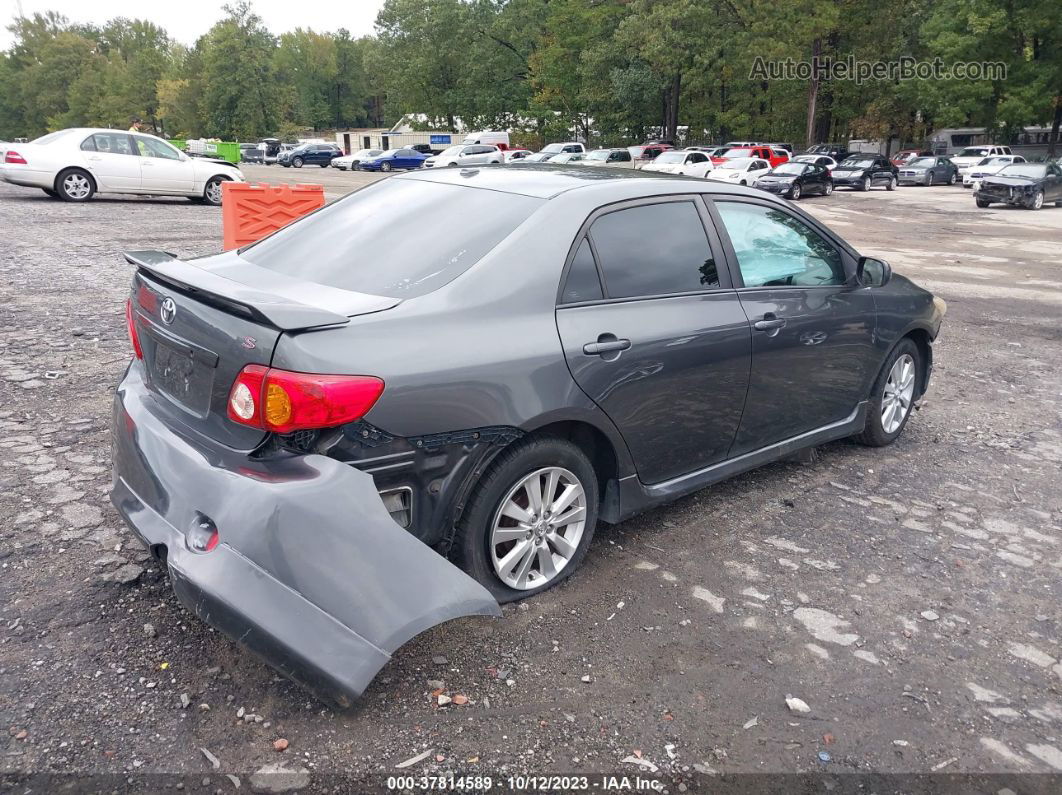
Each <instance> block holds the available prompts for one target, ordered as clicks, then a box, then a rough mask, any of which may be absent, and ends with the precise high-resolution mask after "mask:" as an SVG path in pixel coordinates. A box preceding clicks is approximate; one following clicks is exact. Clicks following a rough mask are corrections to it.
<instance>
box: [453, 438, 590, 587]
mask: <svg viewBox="0 0 1062 795" xmlns="http://www.w3.org/2000/svg"><path fill="white" fill-rule="evenodd" d="M597 506H598V485H597V476H596V474H595V473H594V468H593V466H592V465H591V464H590V461H589V459H588V458H587V457H586V455H585V453H583V451H582V450H581V449H580V448H579V447H577V446H576V445H574V444H572V443H571V442H569V441H567V440H565V439H556V438H552V437H543V438H538V439H531V440H528V441H523V442H518V443H516V444H514V445H513V446H512V447H511V448H510V449H508V450H505V451H503V452H502V453H501V454H500V455H499V456H498V458H497V459H496V460H495V461H494V462H493V463H492V464H491V465H490V468H489V469H488V470H487V473H486V474H485V475H484V476H483V479H482V480H481V481H480V483H479V485H478V486H477V487H476V489H475V491H474V493H473V496H472V499H471V500H470V502H469V504H468V507H467V509H466V510H465V512H464V515H463V516H462V517H461V521H460V523H459V525H458V530H457V538H456V541H455V549H456V555H457V558H458V562H459V563H460V564H461V565H462V566H463V567H464V569H465V570H466V571H468V573H469V574H471V575H472V576H473V577H474V578H475V579H476V580H478V581H479V582H480V583H482V584H483V585H484V586H485V587H486V588H487V589H488V590H490V592H491V593H492V594H493V595H494V597H495V598H496V599H497V600H498V601H499V602H511V601H515V600H517V599H522V598H524V597H527V596H531V595H533V594H536V593H540V592H542V591H544V590H546V589H547V588H551V587H553V586H554V585H556V584H557V583H558V582H561V581H562V580H564V579H565V578H566V577H568V576H570V575H571V573H572V572H573V571H575V569H576V568H578V566H579V564H580V563H581V562H582V560H583V558H584V557H585V555H586V550H587V548H588V547H589V546H590V539H591V538H592V537H593V535H594V526H595V525H596V523H597Z"/></svg>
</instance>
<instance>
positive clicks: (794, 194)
mask: <svg viewBox="0 0 1062 795" xmlns="http://www.w3.org/2000/svg"><path fill="white" fill-rule="evenodd" d="M789 198H790V199H792V200H793V201H796V200H797V199H799V198H800V186H799V185H794V186H793V187H792V188H790V189H789Z"/></svg>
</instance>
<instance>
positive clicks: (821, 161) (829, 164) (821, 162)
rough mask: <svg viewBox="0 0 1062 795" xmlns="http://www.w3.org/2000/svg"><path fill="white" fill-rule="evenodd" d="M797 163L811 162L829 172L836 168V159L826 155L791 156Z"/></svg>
mask: <svg viewBox="0 0 1062 795" xmlns="http://www.w3.org/2000/svg"><path fill="white" fill-rule="evenodd" d="M793 160H794V161H795V162H797V163H811V164H812V165H815V166H824V167H825V168H826V170H827V171H829V172H830V173H831V174H832V173H833V170H834V169H835V168H837V161H836V160H834V159H833V158H832V157H830V156H828V155H797V156H796V157H794V158H793Z"/></svg>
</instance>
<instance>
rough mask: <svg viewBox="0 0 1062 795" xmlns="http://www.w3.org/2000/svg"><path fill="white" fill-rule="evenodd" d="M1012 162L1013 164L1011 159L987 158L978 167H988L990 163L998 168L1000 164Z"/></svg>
mask: <svg viewBox="0 0 1062 795" xmlns="http://www.w3.org/2000/svg"><path fill="white" fill-rule="evenodd" d="M1010 162H1012V161H1011V159H1010V158H1009V157H986V158H985V159H984V160H982V161H981V162H980V163H978V165H979V166H987V165H988V164H989V163H995V164H996V165H997V166H998V165H999V164H1000V163H1010Z"/></svg>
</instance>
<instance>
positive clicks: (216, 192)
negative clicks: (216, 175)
mask: <svg viewBox="0 0 1062 795" xmlns="http://www.w3.org/2000/svg"><path fill="white" fill-rule="evenodd" d="M206 198H207V201H208V202H210V203H211V204H221V181H220V180H213V179H212V180H211V181H210V182H208V183H207V186H206Z"/></svg>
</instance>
